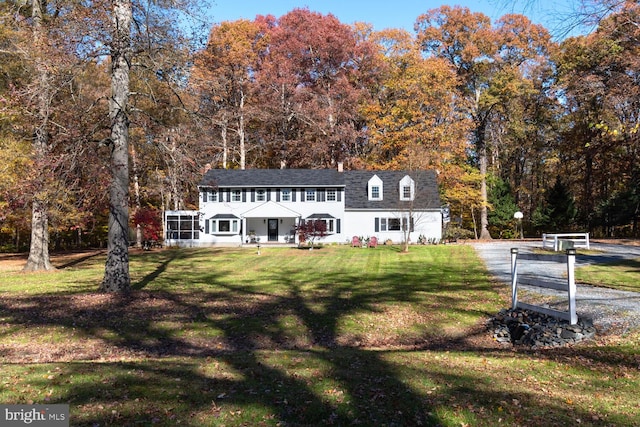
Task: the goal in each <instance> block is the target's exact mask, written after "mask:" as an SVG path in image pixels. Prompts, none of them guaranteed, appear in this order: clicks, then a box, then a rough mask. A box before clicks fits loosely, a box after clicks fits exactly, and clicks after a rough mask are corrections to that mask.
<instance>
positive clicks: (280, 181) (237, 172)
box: [199, 169, 344, 188]
mask: <svg viewBox="0 0 640 427" xmlns="http://www.w3.org/2000/svg"><path fill="white" fill-rule="evenodd" d="M199 186H200V187H211V188H216V187H225V188H231V187H320V186H322V187H344V175H342V173H340V172H338V171H337V170H334V169H242V170H241V169H211V170H209V171H208V172H207V173H206V174H205V175H204V177H203V179H202V181H200V184H199Z"/></svg>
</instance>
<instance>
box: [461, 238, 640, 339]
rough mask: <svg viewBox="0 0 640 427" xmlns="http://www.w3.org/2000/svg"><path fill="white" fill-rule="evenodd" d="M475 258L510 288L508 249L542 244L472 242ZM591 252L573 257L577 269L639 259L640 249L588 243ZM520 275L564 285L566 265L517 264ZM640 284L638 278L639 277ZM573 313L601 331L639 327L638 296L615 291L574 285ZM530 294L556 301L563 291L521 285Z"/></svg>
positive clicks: (526, 242)
mask: <svg viewBox="0 0 640 427" xmlns="http://www.w3.org/2000/svg"><path fill="white" fill-rule="evenodd" d="M472 245H473V247H474V248H475V250H476V252H477V253H478V255H479V256H480V257H481V258H482V259H483V260H484V263H485V265H486V267H487V270H488V271H489V272H490V273H491V274H492V275H493V276H494V277H495V278H496V279H497V280H498V281H500V282H503V283H504V284H505V285H506V286H511V248H518V250H519V251H521V252H527V251H531V250H533V249H535V248H542V241H538V242H536V241H513V240H512V241H504V240H496V241H490V242H472ZM591 249H594V250H596V251H600V252H601V254H596V255H593V256H591V255H590V256H589V257H580V256H577V257H576V268H578V267H580V266H582V265H587V264H603V263H607V262H612V261H618V260H623V259H640V247H639V246H629V245H619V244H609V243H607V244H603V243H591ZM518 272H519V275H521V276H532V277H537V278H543V279H545V281H564V282H565V283H566V264H563V263H551V262H522V263H519V264H518ZM638 281H640V276H639V277H638ZM576 286H577V290H576V311H577V313H578V316H579V317H581V318H591V319H592V320H593V323H594V325H595V326H596V327H597V328H598V329H599V331H601V332H606V331H608V330H610V329H611V330H612V332H613V331H616V332H624V331H626V330H627V329H628V328H635V327H640V293H637V292H626V291H618V290H614V289H607V288H600V287H594V286H588V285H582V284H580V283H577V284H576ZM522 289H523V290H525V291H526V292H527V293H531V294H532V295H535V294H538V295H540V296H543V297H547V298H555V297H557V298H558V299H559V298H561V297H565V296H566V292H565V293H563V292H561V291H556V290H553V289H546V288H539V287H533V286H526V285H525V286H523V287H522Z"/></svg>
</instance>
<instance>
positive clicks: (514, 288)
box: [511, 248, 518, 310]
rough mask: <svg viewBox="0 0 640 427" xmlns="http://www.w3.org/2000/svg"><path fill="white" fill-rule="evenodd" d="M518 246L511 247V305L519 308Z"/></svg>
mask: <svg viewBox="0 0 640 427" xmlns="http://www.w3.org/2000/svg"><path fill="white" fill-rule="evenodd" d="M517 260H518V248H511V307H512V308H513V309H514V310H515V309H516V308H518V262H517Z"/></svg>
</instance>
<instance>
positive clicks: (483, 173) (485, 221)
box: [478, 143, 491, 239]
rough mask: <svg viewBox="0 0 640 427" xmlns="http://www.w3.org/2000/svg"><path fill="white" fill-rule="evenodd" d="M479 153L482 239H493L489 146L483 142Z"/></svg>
mask: <svg viewBox="0 0 640 427" xmlns="http://www.w3.org/2000/svg"><path fill="white" fill-rule="evenodd" d="M478 151H479V153H478V155H479V161H480V179H481V181H480V198H481V199H482V200H481V202H482V205H481V206H480V239H491V234H490V233H489V210H488V208H487V206H489V197H488V195H487V147H486V146H485V144H484V143H483V144H481V145H480V147H478Z"/></svg>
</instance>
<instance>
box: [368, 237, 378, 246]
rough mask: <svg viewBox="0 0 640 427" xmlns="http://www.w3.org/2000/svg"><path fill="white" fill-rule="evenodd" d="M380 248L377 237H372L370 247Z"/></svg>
mask: <svg viewBox="0 0 640 427" xmlns="http://www.w3.org/2000/svg"><path fill="white" fill-rule="evenodd" d="M377 246H378V238H377V237H376V236H372V237H370V238H369V247H370V248H375V247H377Z"/></svg>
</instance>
